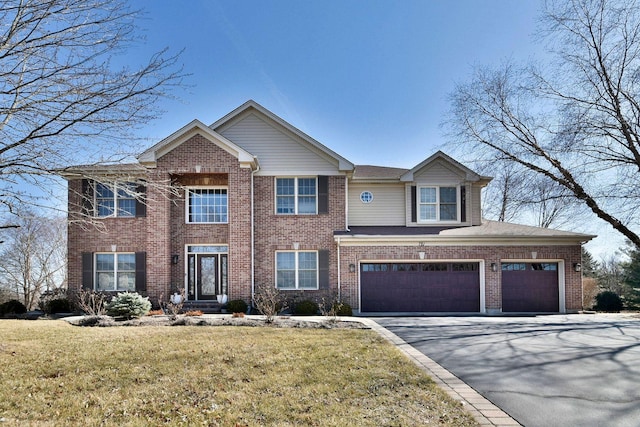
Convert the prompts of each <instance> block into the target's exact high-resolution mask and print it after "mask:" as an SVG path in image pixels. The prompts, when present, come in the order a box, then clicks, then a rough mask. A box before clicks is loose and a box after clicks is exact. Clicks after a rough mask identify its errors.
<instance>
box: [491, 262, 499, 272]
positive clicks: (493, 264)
mask: <svg viewBox="0 0 640 427" xmlns="http://www.w3.org/2000/svg"><path fill="white" fill-rule="evenodd" d="M491 271H498V264H496V263H495V262H492V263H491Z"/></svg>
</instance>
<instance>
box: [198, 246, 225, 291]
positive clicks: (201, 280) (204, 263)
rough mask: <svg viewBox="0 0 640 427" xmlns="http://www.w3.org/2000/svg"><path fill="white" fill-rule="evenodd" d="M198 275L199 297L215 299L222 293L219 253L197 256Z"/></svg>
mask: <svg viewBox="0 0 640 427" xmlns="http://www.w3.org/2000/svg"><path fill="white" fill-rule="evenodd" d="M197 259H198V263H197V268H198V277H197V280H196V284H197V288H198V289H197V292H198V297H199V298H198V299H215V298H216V295H218V294H220V292H219V286H218V280H217V279H218V277H217V276H218V268H217V265H218V255H199V256H198V257H197Z"/></svg>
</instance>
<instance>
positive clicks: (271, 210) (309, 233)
mask: <svg viewBox="0 0 640 427" xmlns="http://www.w3.org/2000/svg"><path fill="white" fill-rule="evenodd" d="M274 189H275V177H272V176H257V177H255V212H256V213H255V228H256V234H255V245H256V261H255V262H256V266H255V267H256V273H255V274H256V278H255V280H256V286H275V253H276V251H278V250H289V251H291V250H293V244H294V243H298V245H299V250H314V251H315V250H329V267H330V269H329V285H330V292H323V291H301V292H296V291H285V294H288V296H289V297H291V298H293V297H295V298H296V299H318V300H319V299H320V297H322V296H328V295H326V294H329V293H331V292H334V293H335V292H337V283H338V273H337V272H338V270H337V262H338V256H337V250H336V243H335V241H334V240H333V232H334V231H335V230H344V229H345V226H346V225H345V177H343V176H331V177H329V211H328V214H319V215H276V214H275V193H274V191H275V190H274Z"/></svg>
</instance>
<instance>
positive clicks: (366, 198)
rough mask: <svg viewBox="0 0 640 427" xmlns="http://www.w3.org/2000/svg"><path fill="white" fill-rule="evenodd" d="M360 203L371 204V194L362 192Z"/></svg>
mask: <svg viewBox="0 0 640 427" xmlns="http://www.w3.org/2000/svg"><path fill="white" fill-rule="evenodd" d="M360 201H361V202H362V203H365V204H367V203H371V202H372V201H373V193H372V192H371V191H363V192H362V193H360Z"/></svg>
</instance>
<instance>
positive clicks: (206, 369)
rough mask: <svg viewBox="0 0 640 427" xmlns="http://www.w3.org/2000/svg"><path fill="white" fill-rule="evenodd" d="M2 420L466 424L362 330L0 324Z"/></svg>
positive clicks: (413, 370)
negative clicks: (88, 326)
mask: <svg viewBox="0 0 640 427" xmlns="http://www.w3.org/2000/svg"><path fill="white" fill-rule="evenodd" d="M0 366H1V367H2V369H0V418H3V421H4V422H2V423H0V424H2V425H17V424H20V425H24V424H27V425H65V426H67V425H83V426H84V425H118V426H120V425H128V426H143V425H144V426H146V425H163V424H165V425H190V426H191V425H214V426H215V425H220V426H419V425H441V426H471V425H477V424H476V423H475V421H474V420H473V418H472V417H471V416H470V415H469V414H467V413H466V412H465V411H463V409H462V406H461V405H460V404H459V403H457V402H455V401H453V400H451V399H450V398H449V397H448V396H446V395H445V394H444V393H443V392H442V391H441V390H440V389H438V388H437V387H436V386H435V384H434V383H433V382H432V381H431V379H430V378H429V377H427V376H426V375H425V374H424V373H422V371H420V370H419V369H418V368H417V367H415V366H414V365H413V364H412V363H410V362H409V361H408V360H407V359H406V358H405V357H404V356H403V355H402V354H401V353H400V352H399V351H398V350H397V349H396V348H395V347H393V346H392V345H390V344H388V343H387V342H386V341H384V340H382V339H381V338H380V337H379V336H378V335H376V334H375V333H374V332H372V331H369V330H354V329H347V330H344V329H343V330H338V329H334V330H316V329H279V328H269V327H258V328H249V327H197V326H193V327H166V326H164V327H162V326H147V327H114V328H82V327H77V326H71V325H68V324H67V323H66V322H63V321H44V320H39V321H20V320H2V321H0Z"/></svg>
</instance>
